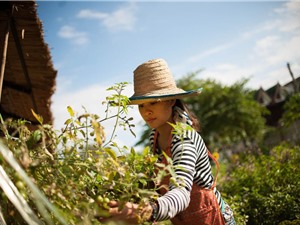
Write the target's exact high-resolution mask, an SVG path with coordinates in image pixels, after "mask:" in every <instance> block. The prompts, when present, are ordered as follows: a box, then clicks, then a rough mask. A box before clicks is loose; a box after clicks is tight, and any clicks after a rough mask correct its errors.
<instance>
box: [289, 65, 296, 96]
mask: <svg viewBox="0 0 300 225" xmlns="http://www.w3.org/2000/svg"><path fill="white" fill-rule="evenodd" d="M287 68H288V70H289V72H290V75H291V77H292V80H293V85H294V91H295V94H296V93H298V86H297V82H296V80H295V77H294V74H293V72H292V70H291V66H290V64H289V63H287Z"/></svg>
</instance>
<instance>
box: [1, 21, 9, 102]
mask: <svg viewBox="0 0 300 225" xmlns="http://www.w3.org/2000/svg"><path fill="white" fill-rule="evenodd" d="M8 38H9V21H7V29H6V34H5V38H4V41H3V52H2V60H1V61H2V63H1V74H0V103H1V97H2V88H3V80H4V72H5V64H6V56H7V46H8Z"/></svg>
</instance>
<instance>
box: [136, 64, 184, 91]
mask: <svg viewBox="0 0 300 225" xmlns="http://www.w3.org/2000/svg"><path fill="white" fill-rule="evenodd" d="M179 92H183V90H181V89H179V88H177V86H176V83H175V80H174V78H173V76H172V73H171V71H170V69H169V67H168V64H167V62H166V61H165V60H164V59H152V60H149V61H147V62H145V63H143V64H141V65H140V66H138V67H137V68H136V69H135V70H134V95H133V96H151V95H165V94H176V93H179Z"/></svg>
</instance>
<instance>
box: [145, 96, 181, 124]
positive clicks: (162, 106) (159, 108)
mask: <svg viewBox="0 0 300 225" xmlns="http://www.w3.org/2000/svg"><path fill="white" fill-rule="evenodd" d="M174 104H175V100H169V101H163V102H157V101H156V102H147V103H143V104H140V105H139V111H140V114H141V116H142V117H143V119H144V120H145V122H146V123H147V124H148V126H150V127H151V128H155V129H157V128H159V127H161V126H163V125H165V124H166V123H167V122H172V107H173V105H174Z"/></svg>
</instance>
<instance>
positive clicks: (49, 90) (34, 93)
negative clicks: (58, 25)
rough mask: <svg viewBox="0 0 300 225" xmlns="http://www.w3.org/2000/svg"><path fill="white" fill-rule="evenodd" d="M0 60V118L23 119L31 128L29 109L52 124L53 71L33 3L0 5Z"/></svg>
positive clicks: (22, 2)
mask: <svg viewBox="0 0 300 225" xmlns="http://www.w3.org/2000/svg"><path fill="white" fill-rule="evenodd" d="M7 37H8V38H7ZM6 40H7V41H6ZM6 47H7V49H6ZM3 56H4V57H3ZM5 56H6V60H5ZM0 58H1V59H2V60H1V61H0V63H1V76H2V77H1V76H0V82H1V80H3V85H2V92H1V83H0V93H1V100H0V113H1V115H2V117H5V118H8V117H12V118H24V119H26V120H29V121H32V123H33V124H35V123H36V122H37V121H36V119H35V118H34V116H33V115H32V112H31V109H33V110H34V111H35V112H36V113H37V114H39V115H41V116H42V117H43V119H44V122H45V123H52V121H53V118H52V113H51V110H50V105H51V96H52V94H53V93H54V90H55V79H56V74H57V71H56V70H55V69H54V68H53V63H52V59H51V55H50V50H49V48H48V45H47V44H46V43H45V40H44V36H43V28H42V23H41V21H40V19H39V18H38V15H37V5H36V3H35V2H34V1H8V2H0ZM3 62H6V63H5V64H3ZM4 66H5V67H4ZM1 78H3V79H1Z"/></svg>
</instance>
